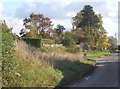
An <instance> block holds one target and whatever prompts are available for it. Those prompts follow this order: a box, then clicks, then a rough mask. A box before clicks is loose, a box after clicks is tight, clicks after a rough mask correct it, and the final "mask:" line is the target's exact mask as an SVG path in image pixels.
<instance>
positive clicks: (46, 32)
mask: <svg viewBox="0 0 120 89" xmlns="http://www.w3.org/2000/svg"><path fill="white" fill-rule="evenodd" d="M23 23H24V24H23V25H24V26H25V29H22V30H21V32H20V35H22V36H24V37H36V38H50V34H51V30H52V26H53V24H52V21H51V20H50V18H48V17H44V15H43V14H33V13H32V14H31V15H30V16H29V18H25V19H24V20H23Z"/></svg>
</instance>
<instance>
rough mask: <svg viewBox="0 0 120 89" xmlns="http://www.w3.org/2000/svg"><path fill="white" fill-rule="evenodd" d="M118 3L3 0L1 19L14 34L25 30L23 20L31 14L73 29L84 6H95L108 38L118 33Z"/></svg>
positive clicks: (110, 0) (114, 1)
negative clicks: (101, 18) (75, 20)
mask: <svg viewBox="0 0 120 89" xmlns="http://www.w3.org/2000/svg"><path fill="white" fill-rule="evenodd" d="M118 1H119V0H60V1H58V0H11V2H10V1H9V2H8V0H1V1H0V19H5V20H6V23H7V24H8V25H9V26H11V27H13V32H14V33H17V34H18V33H19V31H20V29H22V28H23V21H22V20H23V19H24V18H26V17H28V16H29V14H30V13H43V14H44V15H45V16H46V17H49V18H50V19H51V20H52V21H53V24H54V27H56V25H57V24H61V25H64V27H65V28H66V29H71V28H72V25H71V22H72V17H73V16H75V15H76V13H77V12H79V11H80V10H82V9H83V6H84V5H91V6H93V9H94V11H95V12H96V13H97V14H101V15H102V16H103V26H104V28H105V29H106V31H107V32H108V36H115V33H118Z"/></svg>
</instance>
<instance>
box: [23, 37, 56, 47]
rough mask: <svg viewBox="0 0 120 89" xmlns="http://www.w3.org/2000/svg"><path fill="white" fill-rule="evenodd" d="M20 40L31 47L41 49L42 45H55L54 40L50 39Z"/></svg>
mask: <svg viewBox="0 0 120 89" xmlns="http://www.w3.org/2000/svg"><path fill="white" fill-rule="evenodd" d="M22 40H24V41H26V42H27V43H28V44H30V45H33V46H35V47H41V46H42V45H43V44H55V40H51V39H43V38H41V39H38V38H26V37H25V38H22Z"/></svg>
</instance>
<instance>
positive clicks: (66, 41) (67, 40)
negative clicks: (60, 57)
mask: <svg viewBox="0 0 120 89" xmlns="http://www.w3.org/2000/svg"><path fill="white" fill-rule="evenodd" d="M62 43H63V45H64V46H73V45H75V44H76V43H77V40H76V37H75V35H73V33H72V32H70V31H67V32H66V33H65V34H64V38H63V41H62Z"/></svg>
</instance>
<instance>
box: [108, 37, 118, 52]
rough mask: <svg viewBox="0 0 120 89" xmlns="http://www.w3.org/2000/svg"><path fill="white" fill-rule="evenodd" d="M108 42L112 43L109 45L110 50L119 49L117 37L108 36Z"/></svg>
mask: <svg viewBox="0 0 120 89" xmlns="http://www.w3.org/2000/svg"><path fill="white" fill-rule="evenodd" d="M108 43H110V44H111V46H110V47H109V49H110V50H115V49H117V38H114V37H113V36H110V37H109V38H108Z"/></svg>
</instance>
